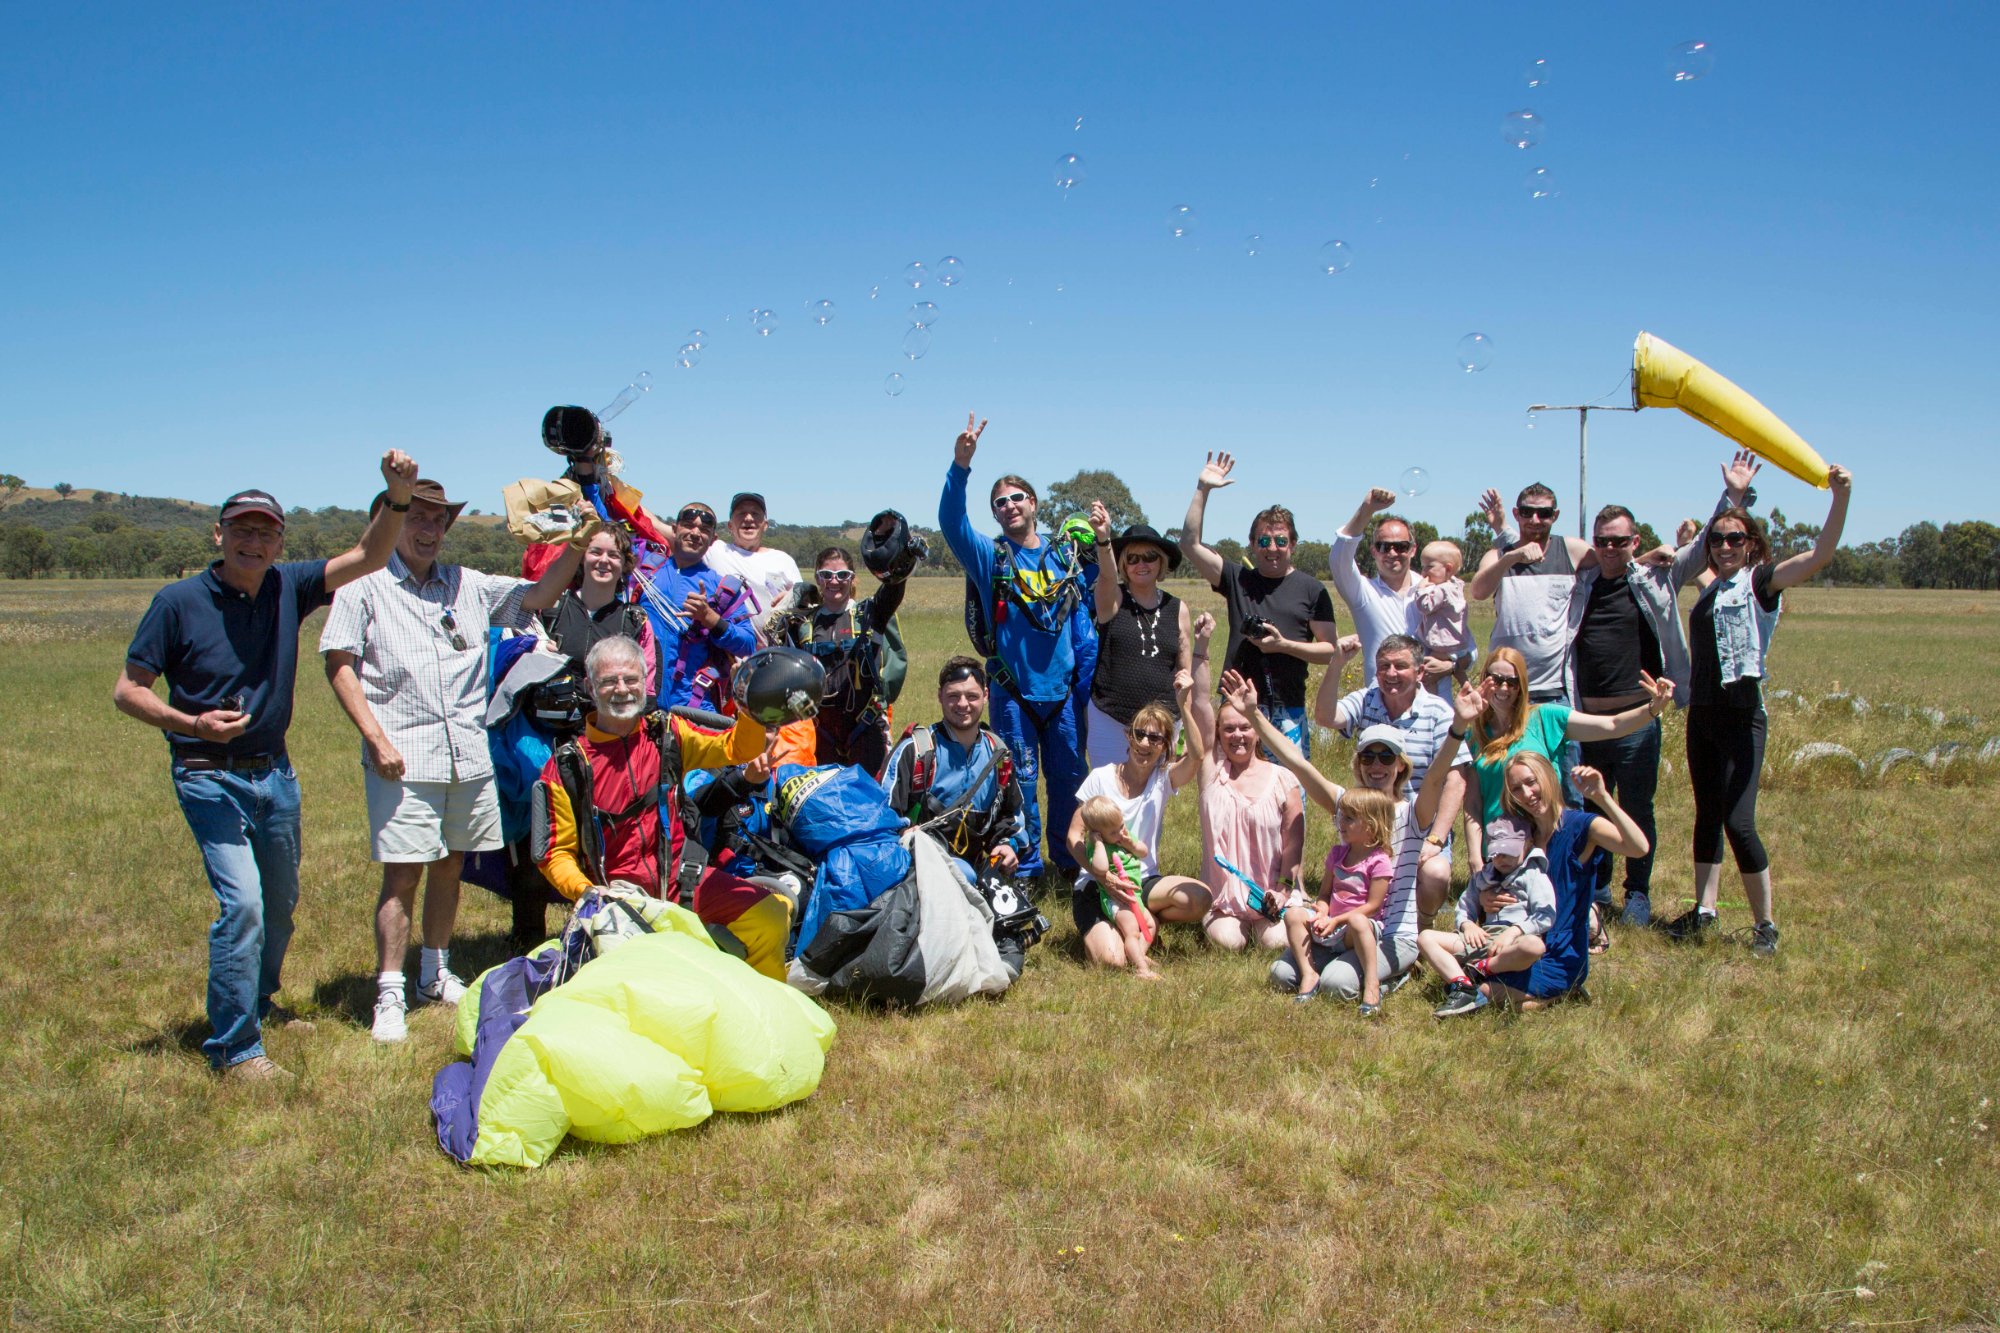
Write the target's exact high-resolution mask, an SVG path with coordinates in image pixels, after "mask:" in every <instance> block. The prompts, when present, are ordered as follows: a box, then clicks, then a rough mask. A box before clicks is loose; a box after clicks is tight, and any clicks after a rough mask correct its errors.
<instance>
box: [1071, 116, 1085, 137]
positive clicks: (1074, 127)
mask: <svg viewBox="0 0 2000 1333" xmlns="http://www.w3.org/2000/svg"><path fill="white" fill-rule="evenodd" d="M1082 128H1083V117H1082V116H1078V117H1077V118H1076V124H1074V125H1072V126H1070V130H1071V132H1072V133H1074V132H1075V131H1077V130H1080V129H1082Z"/></svg>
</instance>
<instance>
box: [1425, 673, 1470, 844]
mask: <svg viewBox="0 0 2000 1333" xmlns="http://www.w3.org/2000/svg"><path fill="white" fill-rule="evenodd" d="M1483 686H1484V682H1483V681H1481V682H1475V683H1472V684H1469V685H1467V686H1466V687H1465V688H1464V689H1462V690H1460V691H1459V692H1458V693H1457V694H1455V695H1453V696H1452V700H1451V711H1452V719H1451V726H1450V727H1448V728H1446V730H1445V734H1444V739H1443V740H1441V741H1439V742H1438V748H1437V753H1436V754H1433V755H1432V756H1431V766H1430V767H1429V768H1427V769H1425V770H1424V785H1423V787H1422V788H1421V789H1420V790H1419V791H1418V792H1417V803H1416V806H1415V808H1414V809H1413V810H1412V811H1411V814H1412V815H1413V816H1414V817H1415V819H1416V821H1417V827H1419V828H1425V829H1428V828H1434V827H1436V822H1435V821H1436V819H1437V816H1438V813H1439V811H1440V810H1441V809H1442V808H1443V805H1444V796H1445V788H1446V787H1447V786H1456V788H1457V790H1458V792H1459V793H1460V797H1461V799H1463V794H1464V791H1465V784H1464V782H1463V781H1462V780H1461V781H1460V782H1458V783H1456V784H1452V783H1449V782H1448V781H1447V779H1449V778H1450V777H1451V770H1452V762H1451V761H1452V760H1453V759H1455V758H1457V757H1458V747H1459V746H1460V745H1462V744H1464V743H1465V736H1466V733H1467V732H1468V731H1470V730H1471V729H1472V724H1473V723H1475V722H1477V721H1478V720H1479V717H1480V714H1482V713H1484V712H1485V711H1486V691H1485V689H1484V688H1483Z"/></svg>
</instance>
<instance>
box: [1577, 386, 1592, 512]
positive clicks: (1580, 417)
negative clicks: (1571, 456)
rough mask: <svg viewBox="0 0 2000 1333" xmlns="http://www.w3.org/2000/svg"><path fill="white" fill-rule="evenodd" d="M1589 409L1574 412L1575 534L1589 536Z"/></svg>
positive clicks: (1584, 408)
mask: <svg viewBox="0 0 2000 1333" xmlns="http://www.w3.org/2000/svg"><path fill="white" fill-rule="evenodd" d="M1589 483H1590V409H1589V408H1587V407H1583V408H1578V409H1577V413H1576V535H1577V536H1579V537H1584V538H1588V537H1589V536H1590V519H1589V514H1590V502H1589V500H1588V499H1587V497H1588V495H1589V493H1590V486H1589Z"/></svg>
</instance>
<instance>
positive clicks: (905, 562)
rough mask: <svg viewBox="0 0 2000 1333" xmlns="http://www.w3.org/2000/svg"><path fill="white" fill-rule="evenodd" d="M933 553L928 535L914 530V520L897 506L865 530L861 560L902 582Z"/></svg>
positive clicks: (891, 579)
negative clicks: (918, 564)
mask: <svg viewBox="0 0 2000 1333" xmlns="http://www.w3.org/2000/svg"><path fill="white" fill-rule="evenodd" d="M929 554H930V547H929V546H928V544H926V543H925V541H924V539H923V538H922V537H920V536H919V535H917V534H916V533H914V532H912V531H911V530H910V521H909V520H908V519H906V518H904V517H903V516H902V515H901V514H899V513H897V512H896V511H895V510H893V509H884V510H883V511H882V512H881V513H879V514H877V515H875V517H873V518H871V519H869V520H868V529H867V531H865V532H863V533H862V534H861V563H862V564H864V565H866V566H868V572H869V573H871V574H873V575H874V576H875V577H876V578H878V579H880V580H882V581H883V582H884V583H900V582H902V581H903V580H904V579H906V578H908V577H909V576H910V571H911V570H913V569H915V568H916V567H917V563H918V562H919V561H921V560H923V559H924V558H925V557H926V556H928V555H929Z"/></svg>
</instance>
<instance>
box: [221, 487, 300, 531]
mask: <svg viewBox="0 0 2000 1333" xmlns="http://www.w3.org/2000/svg"><path fill="white" fill-rule="evenodd" d="M239 514H262V515H264V516H265V517H266V518H270V519H275V520H276V521H277V524H278V526H279V527H281V528H282V527H284V526H285V509H284V506H283V505H281V504H279V503H278V502H277V500H276V499H274V498H273V497H272V495H271V493H270V492H269V491H238V492H236V494H234V495H232V496H230V497H229V498H228V499H227V500H224V501H223V502H222V517H221V518H219V519H217V520H216V522H218V523H227V522H228V521H229V520H230V519H232V518H235V517H236V516H237V515H239Z"/></svg>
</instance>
